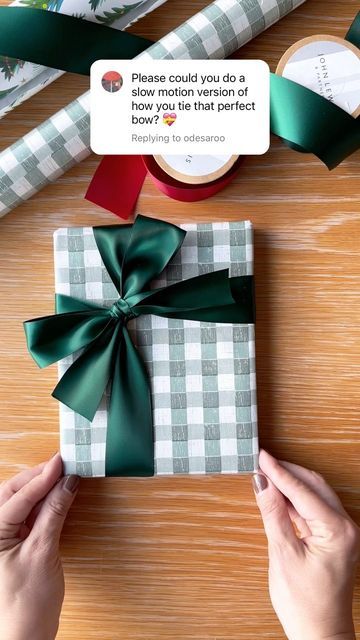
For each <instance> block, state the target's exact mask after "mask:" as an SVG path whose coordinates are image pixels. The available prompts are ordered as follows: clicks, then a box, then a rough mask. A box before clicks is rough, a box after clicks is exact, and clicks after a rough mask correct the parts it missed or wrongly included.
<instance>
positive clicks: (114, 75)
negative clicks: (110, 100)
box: [101, 71, 124, 93]
mask: <svg viewBox="0 0 360 640" xmlns="http://www.w3.org/2000/svg"><path fill="white" fill-rule="evenodd" d="M123 83H124V81H123V78H122V75H121V74H120V73H118V72H117V71H107V72H106V73H104V75H103V77H102V78H101V84H102V86H103V88H104V89H105V91H108V92H109V93H116V92H117V91H119V90H120V89H121V87H122V86H123Z"/></svg>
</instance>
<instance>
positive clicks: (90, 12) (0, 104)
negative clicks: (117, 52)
mask: <svg viewBox="0 0 360 640" xmlns="http://www.w3.org/2000/svg"><path fill="white" fill-rule="evenodd" d="M163 2H166V0H125V2H122V1H121V0H102V2H101V3H100V5H99V3H95V2H93V3H90V2H89V1H88V0H44V1H40V0H39V1H38V5H40V6H38V7H36V8H39V9H42V10H45V11H46V10H47V11H53V12H56V13H63V14H66V15H68V16H77V17H78V18H79V19H83V20H88V21H90V22H97V23H98V24H107V22H106V20H107V16H108V20H110V22H109V26H111V27H113V28H114V29H120V30H121V29H126V28H127V27H129V26H130V25H131V24H133V23H134V22H136V21H137V20H139V19H140V18H142V17H143V16H145V15H146V14H148V13H149V12H150V11H153V10H154V9H156V7H158V6H160V5H161V4H163ZM36 3H37V0H34V4H33V5H32V6H35V5H36ZM95 5H96V7H95ZM11 6H13V7H15V6H17V7H24V8H26V6H29V1H28V0H15V2H12V3H11ZM116 10H118V11H120V10H123V13H122V15H120V13H119V14H118V15H117V18H116V19H114V21H112V19H113V18H114V16H115V11H116ZM63 73H64V71H59V70H57V69H51V68H49V67H44V66H42V65H39V64H33V63H32V62H25V61H22V60H14V59H13V58H9V57H7V56H1V55H0V118H2V117H3V116H4V115H5V114H6V113H8V112H9V111H11V110H12V109H14V108H15V107H16V106H17V105H19V104H21V103H22V102H24V101H25V100H27V99H28V98H30V97H31V96H33V95H34V94H35V93H38V91H41V89H43V88H44V87H45V86H47V85H48V84H50V83H51V82H53V81H54V80H56V78H59V77H60V76H61V75H63Z"/></svg>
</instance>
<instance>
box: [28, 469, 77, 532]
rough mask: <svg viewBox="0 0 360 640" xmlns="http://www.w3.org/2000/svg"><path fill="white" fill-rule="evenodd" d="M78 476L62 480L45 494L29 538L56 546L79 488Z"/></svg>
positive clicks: (66, 477)
mask: <svg viewBox="0 0 360 640" xmlns="http://www.w3.org/2000/svg"><path fill="white" fill-rule="evenodd" d="M79 482H80V478H79V476H75V475H71V476H65V477H64V478H62V479H61V480H60V481H59V482H58V483H57V484H56V485H55V487H54V488H53V489H52V490H51V491H50V492H49V493H48V494H47V496H46V498H45V500H44V502H43V504H42V506H41V509H40V511H39V513H38V515H37V517H36V520H35V522H34V525H33V528H32V530H31V533H30V536H29V538H32V537H34V538H38V539H39V538H43V537H44V536H46V539H47V542H50V543H51V544H53V543H55V544H58V543H59V540H60V535H61V531H62V528H63V526H64V522H65V519H66V516H67V514H68V512H69V509H70V507H71V505H72V503H73V501H74V498H75V496H76V493H77V490H78V488H79Z"/></svg>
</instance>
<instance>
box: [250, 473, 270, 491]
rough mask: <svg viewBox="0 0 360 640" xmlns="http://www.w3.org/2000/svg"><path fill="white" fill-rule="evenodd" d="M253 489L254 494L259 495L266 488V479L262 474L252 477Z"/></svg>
mask: <svg viewBox="0 0 360 640" xmlns="http://www.w3.org/2000/svg"><path fill="white" fill-rule="evenodd" d="M252 483H253V489H254V491H255V493H256V494H258V493H261V492H262V491H264V490H265V489H266V488H267V487H268V484H269V483H268V481H267V477H266V476H264V475H263V474H262V473H256V474H255V475H254V476H253V477H252Z"/></svg>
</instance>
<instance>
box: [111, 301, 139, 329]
mask: <svg viewBox="0 0 360 640" xmlns="http://www.w3.org/2000/svg"><path fill="white" fill-rule="evenodd" d="M109 311H110V314H111V315H112V317H113V318H115V319H116V320H121V322H122V323H123V324H126V323H127V322H129V320H131V319H132V318H135V317H136V316H135V313H134V311H133V310H132V308H131V307H130V305H129V303H128V302H126V300H124V298H119V299H118V300H116V302H114V304H113V305H112V306H111V307H110V309H109Z"/></svg>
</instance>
